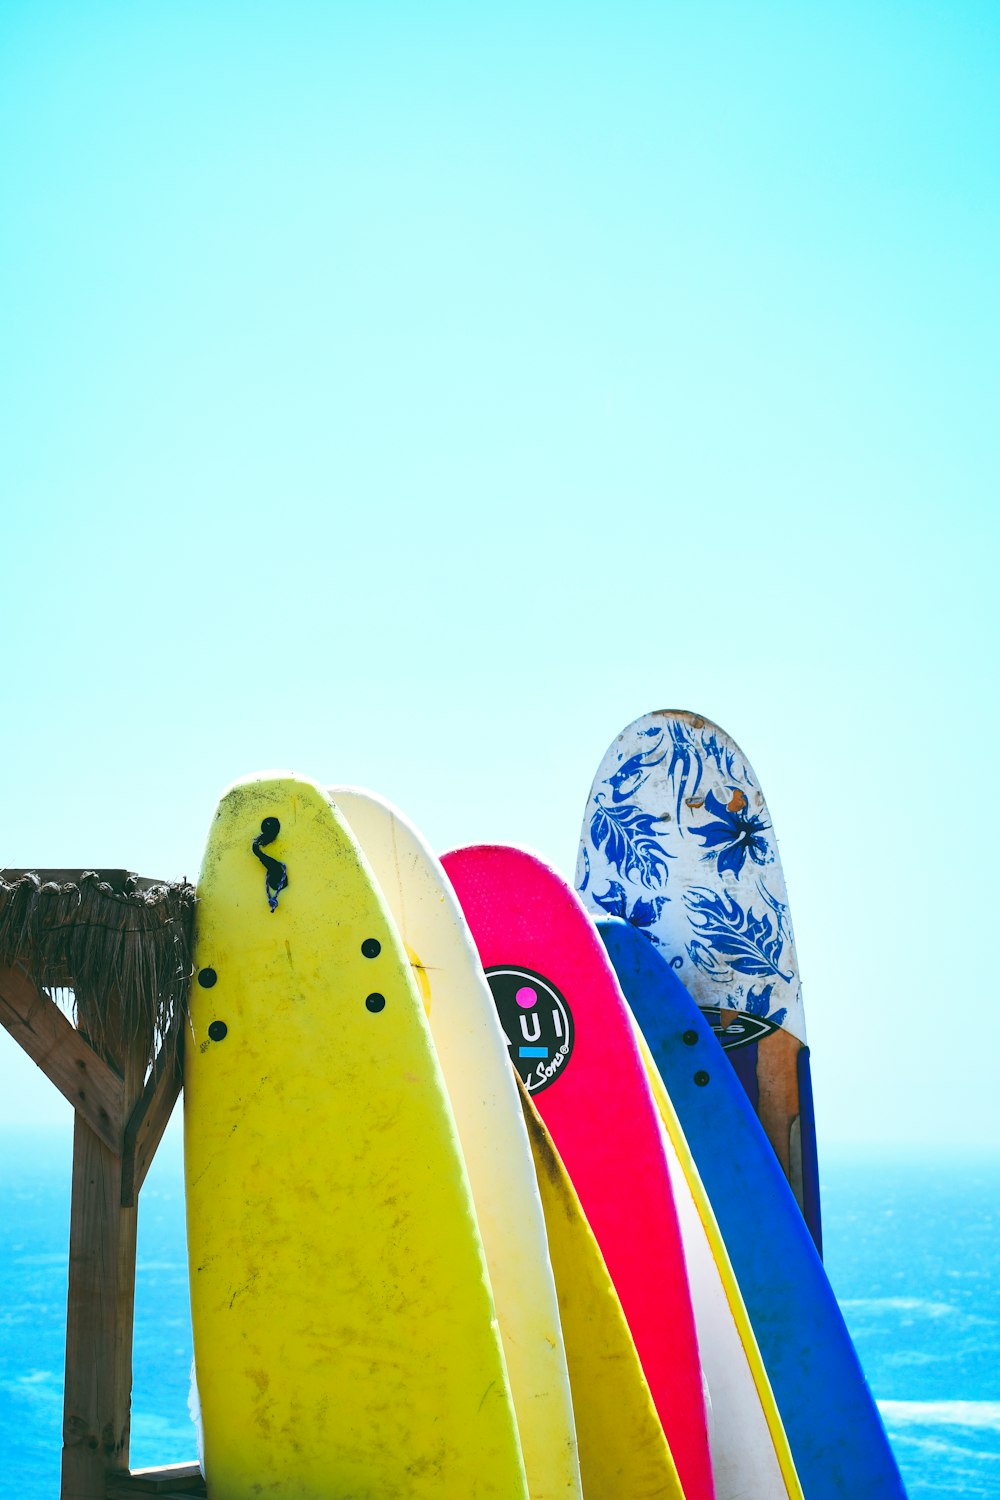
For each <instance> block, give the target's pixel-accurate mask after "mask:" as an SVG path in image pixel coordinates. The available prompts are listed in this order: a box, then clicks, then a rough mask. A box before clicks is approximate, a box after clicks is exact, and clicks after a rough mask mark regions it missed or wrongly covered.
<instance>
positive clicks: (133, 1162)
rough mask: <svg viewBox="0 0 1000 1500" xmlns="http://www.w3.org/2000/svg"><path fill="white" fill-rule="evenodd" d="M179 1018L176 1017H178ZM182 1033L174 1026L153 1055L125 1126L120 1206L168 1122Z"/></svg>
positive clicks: (136, 1185) (176, 1090) (133, 1193)
mask: <svg viewBox="0 0 1000 1500" xmlns="http://www.w3.org/2000/svg"><path fill="white" fill-rule="evenodd" d="M178 1021H180V1017H179V1018H178ZM183 1036H184V1033H183V1031H182V1029H181V1026H180V1025H179V1024H178V1025H176V1026H174V1027H173V1028H172V1030H171V1032H170V1035H169V1036H167V1037H165V1038H164V1040H163V1044H162V1045H161V1047H160V1050H159V1052H158V1054H157V1057H156V1061H155V1062H154V1064H153V1067H152V1070H151V1072H150V1075H149V1078H148V1079H147V1081H146V1086H145V1088H144V1089H143V1091H142V1094H141V1095H140V1097H139V1101H138V1103H137V1104H136V1106H135V1108H134V1109H133V1111H132V1114H131V1116H130V1117H129V1122H128V1124H127V1125H126V1127H125V1144H124V1149H123V1152H122V1207H123V1208H131V1206H132V1205H133V1204H134V1203H135V1201H136V1199H137V1198H138V1196H139V1189H140V1188H141V1187H142V1184H143V1183H144V1182H145V1180H146V1173H147V1172H148V1171H149V1168H150V1164H151V1163H152V1160H153V1157H154V1155H155V1154H156V1148H157V1146H159V1144H160V1141H161V1140H162V1139H163V1132H164V1131H165V1130H166V1128H167V1125H168V1124H169V1123H170V1116H171V1115H172V1114H173V1110H174V1105H175V1104H176V1103H177V1098H178V1095H179V1094H180V1091H181V1084H182V1083H183V1080H184V1055H183Z"/></svg>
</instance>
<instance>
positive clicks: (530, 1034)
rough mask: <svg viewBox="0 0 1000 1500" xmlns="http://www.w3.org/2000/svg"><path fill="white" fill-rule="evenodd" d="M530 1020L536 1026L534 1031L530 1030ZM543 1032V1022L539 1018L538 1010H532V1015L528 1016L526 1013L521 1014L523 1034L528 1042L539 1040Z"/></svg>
mask: <svg viewBox="0 0 1000 1500" xmlns="http://www.w3.org/2000/svg"><path fill="white" fill-rule="evenodd" d="M529 1021H530V1022H531V1024H532V1026H533V1027H534V1028H535V1029H534V1031H529V1030H528V1023H529ZM541 1034H542V1028H541V1024H540V1022H539V1020H538V1012H537V1011H532V1013H531V1015H530V1016H526V1015H522V1016H521V1035H522V1036H523V1037H524V1040H525V1041H526V1042H537V1041H538V1038H539V1037H540V1036H541Z"/></svg>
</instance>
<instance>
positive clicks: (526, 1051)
mask: <svg viewBox="0 0 1000 1500" xmlns="http://www.w3.org/2000/svg"><path fill="white" fill-rule="evenodd" d="M517 1055H518V1057H548V1055H549V1049H548V1047H518V1049H517Z"/></svg>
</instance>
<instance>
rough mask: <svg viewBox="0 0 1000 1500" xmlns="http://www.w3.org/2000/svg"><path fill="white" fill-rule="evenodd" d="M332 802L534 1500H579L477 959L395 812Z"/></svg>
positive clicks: (509, 1102)
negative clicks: (440, 1079)
mask: <svg viewBox="0 0 1000 1500" xmlns="http://www.w3.org/2000/svg"><path fill="white" fill-rule="evenodd" d="M330 795H331V796H332V797H333V800H334V803H335V805H336V806H337V807H338V808H339V810H340V811H341V812H342V813H343V815H344V817H345V818H346V819H347V821H348V823H349V824H350V827H351V831H352V832H353V833H354V835H355V837H356V838H357V839H358V842H359V843H360V845H361V847H362V849H363V850H364V853H365V856H366V858H367V859H368V861H369V863H370V864H371V866H372V869H373V871H374V873H375V878H376V880H377V882H378V884H379V887H380V889H381V891H382V894H383V895H384V897H385V899H386V902H387V904H388V907H389V911H390V913H391V915H392V917H393V919H394V921H395V923H396V926H397V928H398V930H399V933H400V936H401V937H402V939H403V942H404V944H405V946H406V949H407V952H408V954H409V956H410V961H411V963H412V965H413V967H414V972H415V975H416V977H417V980H418V985H419V987H420V989H421V990H422V993H423V996H424V1004H425V1007H426V1009H427V1013H428V1017H429V1019H430V1029H431V1035H432V1036H433V1038H434V1045H435V1048H436V1050H437V1054H438V1060H439V1062H440V1064H441V1070H442V1072H443V1074H444V1080H445V1084H446V1086H447V1089H448V1094H449V1097H450V1099H451V1104H452V1109H453V1110H454V1114H455V1122H456V1125H457V1127H458V1133H459V1138H460V1140H461V1143H462V1151H463V1154H464V1156H465V1162H466V1167H467V1169H468V1172H469V1181H470V1184H471V1187H472V1195H473V1199H474V1201H475V1205H476V1213H477V1216H478V1220H479V1228H480V1233H481V1234H482V1239H483V1248H484V1249H485V1252H486V1262H487V1266H488V1268H489V1273H490V1281H491V1284H492V1287H493V1296H494V1300H495V1303H496V1309H497V1318H498V1320H499V1323H500V1334H501V1337H502V1339H503V1346H504V1353H505V1355H506V1359H507V1371H508V1375H509V1378H510V1388H511V1395H512V1396H513V1400H514V1410H515V1413H516V1416H517V1424H518V1430H519V1433H520V1437H521V1449H522V1452H523V1454H524V1467H525V1472H526V1474H527V1478H528V1490H529V1493H530V1495H531V1500H579V1497H580V1495H581V1488H580V1483H581V1482H580V1465H579V1459H578V1454H577V1435H576V1428H575V1425H574V1419H573V1402H572V1396H571V1393H570V1381H569V1372H568V1370H567V1366H566V1350H565V1347H564V1344H563V1334H562V1328H561V1326H560V1319H559V1303H558V1299H557V1296H556V1287H555V1282H554V1280H553V1276H552V1267H551V1264H550V1261H549V1251H548V1245H547V1243H546V1236H545V1219H544V1216H543V1213H542V1205H541V1201H540V1199H539V1194H538V1186H537V1184H536V1181H535V1169H534V1165H533V1163H532V1158H531V1147H530V1145H529V1144H528V1136H527V1132H526V1130H525V1126H524V1121H523V1119H522V1117H521V1109H520V1105H519V1103H518V1096H517V1084H516V1076H515V1073H514V1070H513V1068H512V1067H511V1066H510V1062H509V1059H508V1051H507V1042H506V1039H505V1038H504V1035H503V1032H502V1030H501V1028H500V1022H499V1019H498V1017H497V1010H496V1005H495V1004H494V1001H493V996H492V994H491V992H490V988H489V985H488V984H487V982H486V976H485V975H484V973H483V970H482V965H481V964H480V962H479V955H478V953H477V951H476V947H475V944H474V942H473V940H472V936H471V934H470V932H469V929H468V925H467V923H466V921H465V917H464V916H463V914H462V909H461V907H460V906H459V904H458V900H457V898H456V896H455V893H454V891H453V890H452V888H451V883H450V882H449V880H448V877H447V875H446V874H445V873H444V869H443V868H442V865H441V862H440V860H439V859H437V857H436V856H435V854H434V853H433V851H432V850H431V849H430V848H429V847H428V845H427V844H426V843H425V841H424V840H423V838H422V837H421V836H420V834H419V833H418V832H417V830H416V829H415V828H414V827H413V825H412V824H411V823H409V822H408V821H407V819H406V818H405V817H404V816H403V814H402V813H401V812H399V811H398V809H396V808H394V807H393V806H391V804H390V803H388V802H385V801H383V800H382V799H381V798H379V797H376V796H375V795H374V794H373V793H371V792H365V791H362V790H360V789H359V788H356V787H331V788H330ZM587 1500H590V1494H589V1491H588V1493H587Z"/></svg>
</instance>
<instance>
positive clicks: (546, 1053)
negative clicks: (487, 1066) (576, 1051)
mask: <svg viewBox="0 0 1000 1500" xmlns="http://www.w3.org/2000/svg"><path fill="white" fill-rule="evenodd" d="M486 978H487V979H488V980H489V982H490V989H491V990H492V991H493V1000H494V1003H495V1004H496V1008H497V1014H498V1015H499V1017H500V1025H501V1026H502V1027H503V1031H504V1035H505V1036H506V1038H507V1046H508V1047H509V1048H510V1057H511V1061H512V1062H513V1064H514V1066H515V1068H516V1069H517V1071H518V1073H519V1074H520V1075H521V1078H522V1080H523V1082H524V1085H525V1087H526V1088H527V1090H528V1093H529V1094H539V1093H541V1091H542V1089H547V1088H548V1086H549V1084H550V1083H552V1082H554V1080H555V1079H556V1078H557V1077H558V1076H559V1074H560V1073H561V1072H562V1070H563V1068H564V1067H565V1066H566V1064H567V1063H568V1062H569V1059H570V1055H571V1054H572V1051H573V1017H572V1015H571V1014H570V1009H569V1006H568V1005H567V1004H566V1001H565V1000H564V998H563V997H562V995H560V993H559V991H558V990H557V989H556V987H555V985H554V984H551V983H550V982H549V980H547V979H545V978H544V977H543V975H541V974H536V973H534V972H533V970H531V969H517V968H514V966H513V965H511V964H503V965H497V967H496V968H493V969H487V970H486Z"/></svg>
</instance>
